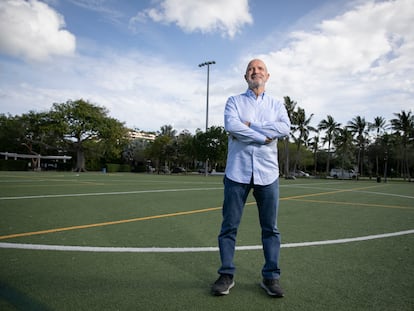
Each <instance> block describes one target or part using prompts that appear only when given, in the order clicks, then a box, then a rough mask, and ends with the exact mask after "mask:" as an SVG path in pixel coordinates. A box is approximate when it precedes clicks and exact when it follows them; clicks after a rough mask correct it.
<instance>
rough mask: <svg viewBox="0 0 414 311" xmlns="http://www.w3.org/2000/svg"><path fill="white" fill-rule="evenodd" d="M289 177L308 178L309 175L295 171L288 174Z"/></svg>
mask: <svg viewBox="0 0 414 311" xmlns="http://www.w3.org/2000/svg"><path fill="white" fill-rule="evenodd" d="M290 176H295V177H309V174H308V173H306V172H304V171H299V170H296V171H294V172H291V173H290Z"/></svg>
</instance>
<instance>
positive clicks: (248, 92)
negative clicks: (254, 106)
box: [246, 89, 266, 99]
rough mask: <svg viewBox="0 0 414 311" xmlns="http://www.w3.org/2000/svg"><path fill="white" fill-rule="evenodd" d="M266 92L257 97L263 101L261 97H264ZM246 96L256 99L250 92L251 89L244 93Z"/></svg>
mask: <svg viewBox="0 0 414 311" xmlns="http://www.w3.org/2000/svg"><path fill="white" fill-rule="evenodd" d="M265 94H266V91H264V92H263V93H262V94H260V95H259V96H258V97H261V99H263V97H264V96H265ZM246 95H247V96H248V97H254V99H256V94H255V93H254V92H253V91H252V90H251V89H247V91H246Z"/></svg>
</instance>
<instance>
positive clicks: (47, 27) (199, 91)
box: [0, 0, 414, 133]
mask: <svg viewBox="0 0 414 311" xmlns="http://www.w3.org/2000/svg"><path fill="white" fill-rule="evenodd" d="M413 28H414V1H412V0H389V1H386V0H384V1H372V0H355V1H354V0H306V1H304V0H290V1H279V0H274V1H269V0H250V1H249V0H140V1H138V0H136V1H132V0H131V1H128V0H45V1H38V0H30V1H23V0H1V1H0V113H10V114H12V115H15V114H22V113H26V112H28V111H30V110H34V111H45V110H48V109H50V108H51V106H52V104H53V103H63V102H66V101H67V100H77V99H80V98H82V99H85V100H88V101H90V102H91V103H93V104H96V105H99V106H104V107H106V108H107V109H108V110H109V115H110V116H111V117H114V118H116V119H118V120H120V121H122V122H125V124H126V125H127V126H129V127H131V128H138V129H141V130H146V131H157V130H159V129H160V127H161V126H163V125H166V124H169V125H172V126H173V127H174V128H175V129H176V130H177V131H178V132H180V131H182V130H184V129H187V130H189V131H190V132H192V133H194V131H195V130H196V129H197V128H200V129H203V130H204V128H205V114H206V77H207V69H206V67H203V68H199V67H198V64H200V63H203V62H205V61H210V60H214V61H215V62H216V64H215V65H211V67H210V97H209V103H210V105H209V126H211V125H223V110H224V105H225V102H226V99H227V98H228V96H230V95H233V94H237V93H241V92H243V91H244V90H245V89H246V83H245V81H244V78H243V75H244V71H245V67H246V65H247V62H248V61H249V60H250V59H252V58H261V59H263V60H264V61H265V62H266V64H267V66H268V69H269V72H270V75H271V76H270V79H269V82H268V84H267V91H268V93H269V94H271V95H272V96H274V97H276V98H278V99H280V100H281V101H283V97H284V96H290V98H291V99H292V100H294V101H296V102H297V104H298V106H300V107H302V108H304V109H305V111H306V113H307V115H310V114H311V113H313V114H314V116H313V119H312V120H313V122H312V123H313V125H314V126H315V125H317V124H318V123H319V121H321V120H322V119H324V118H326V116H327V115H332V116H333V117H334V119H335V120H336V121H337V122H341V123H342V124H343V125H345V124H346V123H347V122H348V121H349V120H351V119H352V118H354V117H356V116H362V117H365V119H366V121H369V122H371V121H373V120H374V118H375V117H377V116H382V117H384V118H386V119H387V120H390V119H391V118H394V115H393V113H396V112H401V111H402V110H405V111H409V110H414V78H413V77H414V57H413V55H414V32H413V31H412V29H413Z"/></svg>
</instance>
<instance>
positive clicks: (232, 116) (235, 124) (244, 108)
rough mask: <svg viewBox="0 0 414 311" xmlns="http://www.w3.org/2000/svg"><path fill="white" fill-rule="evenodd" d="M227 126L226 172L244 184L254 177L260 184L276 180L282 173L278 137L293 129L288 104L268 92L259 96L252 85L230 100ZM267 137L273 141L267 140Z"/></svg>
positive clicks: (227, 108)
mask: <svg viewBox="0 0 414 311" xmlns="http://www.w3.org/2000/svg"><path fill="white" fill-rule="evenodd" d="M244 122H250V127H249V126H247V125H246V124H245V123H244ZM224 128H225V129H226V131H227V132H228V133H229V142H228V156H227V164H226V176H227V177H228V178H229V179H231V180H233V181H235V182H239V183H244V184H249V183H250V181H251V178H252V177H253V181H254V184H256V185H269V184H271V183H273V182H274V181H275V180H276V179H277V178H278V177H279V164H278V157H277V139H278V138H283V137H285V136H288V135H289V132H290V120H289V117H288V114H287V111H286V108H285V106H284V105H283V104H282V103H281V102H279V101H277V100H275V99H274V98H272V97H270V96H268V95H267V94H266V93H263V94H261V95H259V96H258V97H257V98H256V95H255V94H254V93H253V91H251V90H250V89H249V90H247V91H246V92H245V93H243V94H240V95H236V96H231V97H229V99H228V100H227V103H226V108H225V110H224ZM267 137H268V138H271V139H273V141H272V142H271V143H268V144H266V143H265V141H266V138H267Z"/></svg>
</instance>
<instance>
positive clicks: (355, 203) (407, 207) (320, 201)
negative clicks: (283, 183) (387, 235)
mask: <svg viewBox="0 0 414 311" xmlns="http://www.w3.org/2000/svg"><path fill="white" fill-rule="evenodd" d="M289 200H293V201H300V202H311V203H324V204H340V205H353V206H367V207H384V208H399V209H414V207H409V206H397V205H383V204H370V203H358V202H338V201H322V200H307V199H292V198H289Z"/></svg>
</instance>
